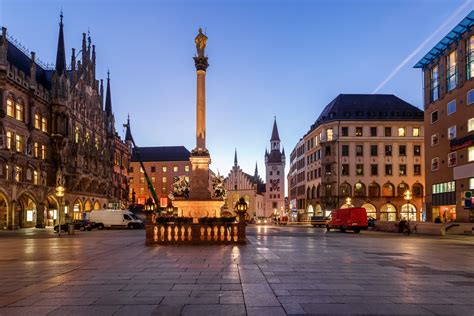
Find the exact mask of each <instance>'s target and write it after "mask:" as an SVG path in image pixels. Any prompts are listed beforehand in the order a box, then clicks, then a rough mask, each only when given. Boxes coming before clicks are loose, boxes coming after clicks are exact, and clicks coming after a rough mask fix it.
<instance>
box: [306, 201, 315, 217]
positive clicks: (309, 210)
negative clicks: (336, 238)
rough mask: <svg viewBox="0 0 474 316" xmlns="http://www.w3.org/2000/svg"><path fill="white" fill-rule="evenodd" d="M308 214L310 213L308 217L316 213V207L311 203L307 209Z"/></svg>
mask: <svg viewBox="0 0 474 316" xmlns="http://www.w3.org/2000/svg"><path fill="white" fill-rule="evenodd" d="M306 214H307V215H308V219H310V218H311V216H313V215H314V208H313V206H312V205H311V204H308V208H307V209H306Z"/></svg>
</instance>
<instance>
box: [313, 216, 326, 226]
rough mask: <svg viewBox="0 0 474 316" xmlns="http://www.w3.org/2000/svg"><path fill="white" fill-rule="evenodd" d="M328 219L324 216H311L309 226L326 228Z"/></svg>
mask: <svg viewBox="0 0 474 316" xmlns="http://www.w3.org/2000/svg"><path fill="white" fill-rule="evenodd" d="M328 220H329V218H327V217H326V216H311V225H313V226H314V227H326V224H327V222H328Z"/></svg>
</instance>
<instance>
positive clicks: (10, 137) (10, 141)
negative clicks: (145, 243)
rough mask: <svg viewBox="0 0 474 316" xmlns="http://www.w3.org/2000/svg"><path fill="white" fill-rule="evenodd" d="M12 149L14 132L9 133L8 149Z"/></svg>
mask: <svg viewBox="0 0 474 316" xmlns="http://www.w3.org/2000/svg"><path fill="white" fill-rule="evenodd" d="M11 148H12V132H7V149H11Z"/></svg>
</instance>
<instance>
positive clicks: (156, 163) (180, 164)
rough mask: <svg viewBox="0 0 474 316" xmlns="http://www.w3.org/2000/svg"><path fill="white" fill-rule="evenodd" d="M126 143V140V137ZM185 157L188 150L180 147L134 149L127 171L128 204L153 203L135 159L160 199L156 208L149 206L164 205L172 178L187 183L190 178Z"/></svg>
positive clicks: (188, 166) (166, 201)
mask: <svg viewBox="0 0 474 316" xmlns="http://www.w3.org/2000/svg"><path fill="white" fill-rule="evenodd" d="M126 140H127V141H130V139H129V138H128V137H126ZM189 155H190V152H189V150H187V149H186V148H185V147H184V146H166V147H165V146H163V147H139V148H138V152H137V149H136V148H134V149H133V153H132V159H131V162H130V168H129V184H130V191H129V192H130V194H129V200H130V202H131V203H133V204H142V205H147V204H149V203H150V202H153V197H152V194H151V192H150V191H149V190H148V185H147V182H146V179H145V174H144V172H143V169H142V168H141V166H140V162H139V158H140V159H141V161H142V162H143V165H144V166H145V170H146V172H147V174H148V177H149V178H150V181H151V183H152V185H153V188H154V190H155V192H156V195H157V197H158V198H159V199H160V201H159V205H153V206H151V207H152V208H154V207H166V206H168V202H169V201H168V195H169V194H170V193H172V192H173V181H174V177H179V176H185V177H186V179H187V181H188V182H189V177H190V175H191V163H190V161H189Z"/></svg>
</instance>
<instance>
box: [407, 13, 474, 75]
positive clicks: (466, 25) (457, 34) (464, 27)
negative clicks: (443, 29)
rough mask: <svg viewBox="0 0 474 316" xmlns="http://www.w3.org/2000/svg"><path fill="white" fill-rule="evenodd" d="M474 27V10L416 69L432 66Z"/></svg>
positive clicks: (417, 64) (421, 60)
mask: <svg viewBox="0 0 474 316" xmlns="http://www.w3.org/2000/svg"><path fill="white" fill-rule="evenodd" d="M472 25H474V10H472V11H471V12H469V14H468V15H467V16H466V17H465V18H464V19H462V20H461V22H459V23H458V25H456V26H455V27H454V28H453V29H452V30H451V32H449V33H448V34H447V35H446V36H445V37H443V38H442V39H441V40H440V41H439V42H438V44H436V45H435V46H434V47H433V48H432V49H431V50H430V51H429V52H428V53H427V54H426V55H425V56H423V58H421V59H420V60H419V61H418V62H417V63H416V65H415V66H414V68H424V67H425V66H426V65H429V64H431V62H432V61H433V60H434V59H436V58H438V56H440V55H442V54H443V53H444V51H445V50H446V49H447V48H449V46H450V45H451V44H452V43H455V42H457V41H458V40H459V39H460V38H461V36H462V34H464V33H465V32H466V31H468V30H469V29H470V28H471V26H472Z"/></svg>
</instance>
